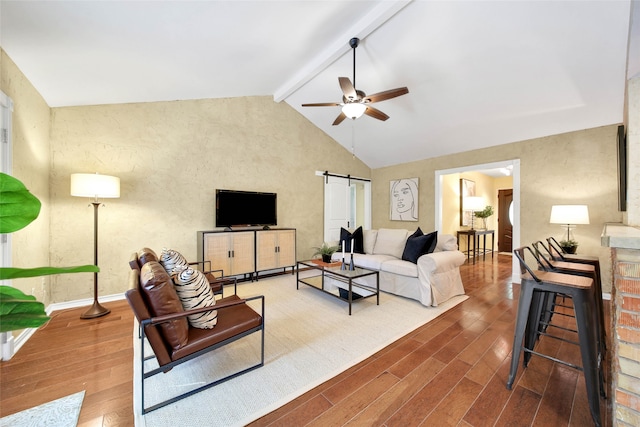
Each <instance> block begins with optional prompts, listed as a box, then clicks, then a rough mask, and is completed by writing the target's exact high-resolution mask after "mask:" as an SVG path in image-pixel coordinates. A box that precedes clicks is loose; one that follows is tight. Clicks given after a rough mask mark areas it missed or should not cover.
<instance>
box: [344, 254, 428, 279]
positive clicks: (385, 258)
mask: <svg viewBox="0 0 640 427" xmlns="http://www.w3.org/2000/svg"><path fill="white" fill-rule="evenodd" d="M345 261H346V262H347V263H348V260H345ZM393 261H396V258H394V257H392V256H391V255H364V254H353V263H354V264H355V265H356V266H357V267H364V268H368V269H369V270H381V269H382V267H383V266H384V265H385V264H386V263H388V262H393ZM409 264H411V263H409ZM416 275H417V270H416Z"/></svg>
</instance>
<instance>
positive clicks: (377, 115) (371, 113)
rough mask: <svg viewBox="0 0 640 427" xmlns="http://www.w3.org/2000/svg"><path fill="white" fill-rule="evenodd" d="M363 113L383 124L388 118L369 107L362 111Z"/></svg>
mask: <svg viewBox="0 0 640 427" xmlns="http://www.w3.org/2000/svg"><path fill="white" fill-rule="evenodd" d="M364 113H365V114H366V115H367V116H369V117H373V118H374V119H378V120H382V121H383V122H384V121H385V120H387V119H388V118H389V116H387V115H386V114H385V113H383V112H382V111H380V110H378V109H377V108H373V107H372V106H370V105H367V109H366V110H364Z"/></svg>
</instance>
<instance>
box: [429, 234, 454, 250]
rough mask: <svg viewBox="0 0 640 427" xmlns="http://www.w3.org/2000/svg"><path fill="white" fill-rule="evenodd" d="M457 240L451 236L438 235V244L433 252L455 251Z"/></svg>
mask: <svg viewBox="0 0 640 427" xmlns="http://www.w3.org/2000/svg"><path fill="white" fill-rule="evenodd" d="M457 250H458V239H456V237H455V236H454V235H452V234H442V233H438V243H437V244H436V250H435V251H434V252H442V251H457Z"/></svg>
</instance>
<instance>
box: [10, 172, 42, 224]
mask: <svg viewBox="0 0 640 427" xmlns="http://www.w3.org/2000/svg"><path fill="white" fill-rule="evenodd" d="M40 207H41V203H40V200H38V198H37V197H36V196H34V195H33V194H31V192H29V190H27V188H26V187H25V186H24V184H23V183H22V182H20V181H19V180H17V179H16V178H14V177H12V176H10V175H7V174H5V173H0V233H13V232H14V231H17V230H20V229H22V228H24V227H26V226H27V225H29V224H30V223H31V222H33V220H35V219H36V218H37V217H38V215H39V214H40Z"/></svg>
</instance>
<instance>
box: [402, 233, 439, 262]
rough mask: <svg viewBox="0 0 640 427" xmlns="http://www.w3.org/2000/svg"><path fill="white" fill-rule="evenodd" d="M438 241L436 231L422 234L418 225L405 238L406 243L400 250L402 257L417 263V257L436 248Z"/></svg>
mask: <svg viewBox="0 0 640 427" xmlns="http://www.w3.org/2000/svg"><path fill="white" fill-rule="evenodd" d="M437 243H438V232H437V231H433V232H431V233H429V234H423V233H422V230H420V227H418V229H417V230H416V231H415V233H413V234H412V235H411V236H409V237H408V238H407V243H406V244H405V246H404V251H403V252H402V259H403V260H405V261H409V262H412V263H414V264H417V263H418V258H420V257H421V256H422V255H424V254H430V253H432V252H433V251H434V250H435V249H436V245H437Z"/></svg>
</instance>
